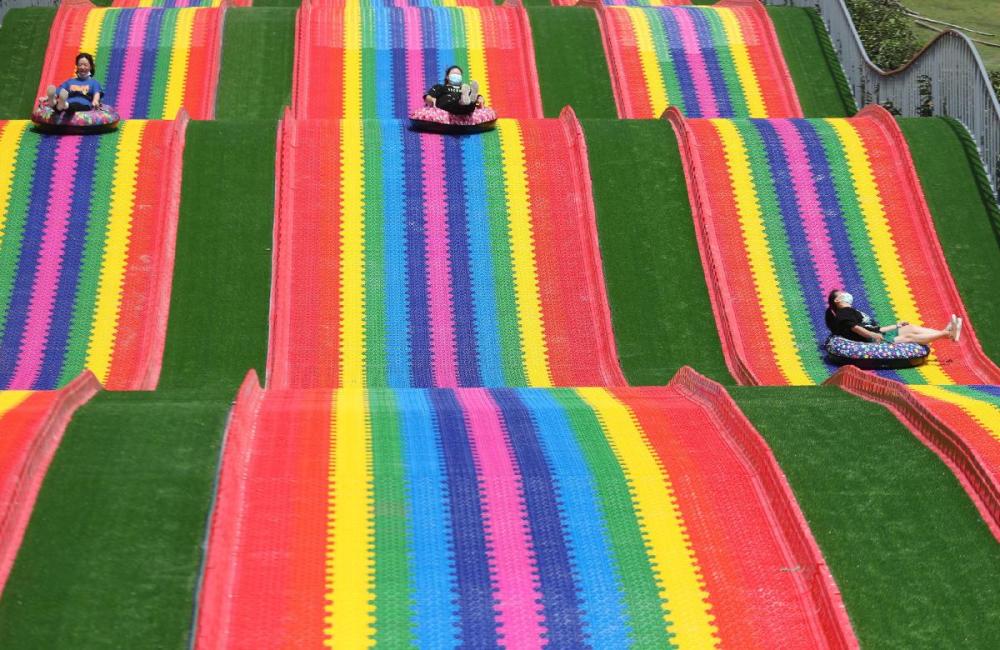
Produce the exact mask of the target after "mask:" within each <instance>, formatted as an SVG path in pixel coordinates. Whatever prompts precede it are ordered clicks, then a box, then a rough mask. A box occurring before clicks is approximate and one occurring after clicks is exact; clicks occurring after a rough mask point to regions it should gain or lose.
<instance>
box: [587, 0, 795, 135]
mask: <svg viewBox="0 0 1000 650" xmlns="http://www.w3.org/2000/svg"><path fill="white" fill-rule="evenodd" d="M630 4H631V3H630ZM598 16H599V22H600V27H601V34H602V37H603V39H604V50H605V55H606V56H607V60H608V69H609V70H610V72H611V84H612V88H613V90H614V94H615V103H616V104H617V106H618V116H619V117H622V118H638V119H643V118H646V119H648V118H657V117H659V116H660V115H661V114H662V113H663V111H664V110H666V109H667V108H668V107H671V106H672V107H675V108H677V109H678V110H680V111H681V112H682V113H684V115H686V116H687V117H759V118H763V117H801V116H802V108H801V107H800V106H799V100H798V96H797V94H796V92H795V86H794V85H793V84H792V78H791V75H790V74H789V72H788V68H787V67H786V66H785V60H784V57H783V55H782V52H781V46H780V45H779V44H778V37H777V35H776V34H775V31H774V25H772V24H771V18H770V17H769V16H768V14H767V10H766V9H765V8H764V7H763V5H761V4H760V3H759V2H756V1H754V0H722V1H721V2H719V3H716V4H715V5H712V6H710V7H702V6H649V7H647V6H624V7H616V6H609V7H604V6H601V7H599V11H598Z"/></svg>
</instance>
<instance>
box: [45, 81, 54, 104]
mask: <svg viewBox="0 0 1000 650" xmlns="http://www.w3.org/2000/svg"><path fill="white" fill-rule="evenodd" d="M45 103H46V104H47V105H48V106H55V105H56V87H55V86H52V85H50V86H49V87H48V88H46V89H45Z"/></svg>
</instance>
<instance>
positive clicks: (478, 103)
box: [476, 95, 486, 108]
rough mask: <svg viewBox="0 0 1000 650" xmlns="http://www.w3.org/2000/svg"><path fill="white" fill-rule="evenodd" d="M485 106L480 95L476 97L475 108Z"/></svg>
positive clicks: (484, 101)
mask: <svg viewBox="0 0 1000 650" xmlns="http://www.w3.org/2000/svg"><path fill="white" fill-rule="evenodd" d="M485 105H486V100H485V99H483V96H482V95H479V96H478V97H476V108H482V107H483V106H485Z"/></svg>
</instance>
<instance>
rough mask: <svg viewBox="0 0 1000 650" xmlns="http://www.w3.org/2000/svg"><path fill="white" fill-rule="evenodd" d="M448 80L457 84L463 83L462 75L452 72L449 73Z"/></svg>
mask: <svg viewBox="0 0 1000 650" xmlns="http://www.w3.org/2000/svg"><path fill="white" fill-rule="evenodd" d="M448 81H449V82H451V83H453V84H455V85H456V86H457V85H458V84H460V83H462V75H460V74H455V73H452V74H450V75H448Z"/></svg>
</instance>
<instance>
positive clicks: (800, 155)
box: [771, 120, 844, 294]
mask: <svg viewBox="0 0 1000 650" xmlns="http://www.w3.org/2000/svg"><path fill="white" fill-rule="evenodd" d="M771 124H773V125H774V130H775V131H777V133H778V137H779V138H780V139H781V148H782V149H783V151H784V153H785V158H786V160H790V161H792V163H791V164H790V165H788V168H789V169H790V170H791V173H792V182H793V183H794V184H795V196H796V198H797V201H798V204H799V214H800V216H801V218H802V226H803V228H804V229H805V231H806V238H807V239H808V240H809V256H810V257H811V258H812V263H813V267H814V268H815V269H816V274H817V277H818V278H819V281H820V288H821V289H822V290H823V293H824V294H825V293H826V292H828V291H833V290H834V289H837V288H839V287H842V286H844V283H843V281H842V280H841V277H840V271H839V270H838V269H837V256H836V255H835V254H834V252H833V246H832V245H831V243H830V234H829V232H827V229H826V223H825V221H824V219H823V207H822V206H821V205H820V202H819V195H818V194H817V193H816V186H815V184H814V183H813V179H812V173H811V169H810V167H809V155H808V153H807V152H806V147H805V143H803V142H802V137H801V136H800V135H799V132H798V131H797V130H796V129H795V125H794V124H793V123H792V122H790V121H788V120H771Z"/></svg>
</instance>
